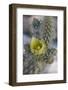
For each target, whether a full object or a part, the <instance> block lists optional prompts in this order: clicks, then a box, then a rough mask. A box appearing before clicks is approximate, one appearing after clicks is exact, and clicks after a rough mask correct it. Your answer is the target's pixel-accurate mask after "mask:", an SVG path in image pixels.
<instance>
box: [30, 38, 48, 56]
mask: <svg viewBox="0 0 68 90" xmlns="http://www.w3.org/2000/svg"><path fill="white" fill-rule="evenodd" d="M30 48H31V52H32V53H33V54H35V55H41V54H45V53H46V51H47V43H45V41H44V40H42V39H41V40H39V39H37V38H35V37H32V40H31V43H30Z"/></svg>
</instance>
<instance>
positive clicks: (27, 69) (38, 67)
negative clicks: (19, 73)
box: [23, 16, 57, 74]
mask: <svg viewBox="0 0 68 90" xmlns="http://www.w3.org/2000/svg"><path fill="white" fill-rule="evenodd" d="M52 20H53V17H51V16H43V20H38V19H35V18H34V20H33V22H32V24H31V26H32V28H31V30H32V32H31V33H32V38H33V37H35V39H34V43H32V45H33V44H34V45H35V51H36V49H37V48H36V46H37V47H38V45H42V44H43V43H42V44H40V43H41V40H44V42H45V43H47V51H46V50H45V48H44V50H42V49H41V48H42V47H41V48H40V50H42V52H41V53H40V50H37V53H36V54H35V52H34V53H33V51H34V50H33V49H32V47H31V46H30V43H31V41H32V38H31V41H30V43H28V44H26V45H25V46H24V50H25V53H24V55H23V59H24V60H23V74H39V73H41V71H42V70H43V69H44V67H45V65H46V64H48V63H49V64H51V63H52V62H53V56H55V55H56V53H57V49H56V48H54V47H51V46H50V44H51V43H52V40H53V39H54V38H53V34H54V31H55V29H53V21H52ZM41 22H42V23H41ZM36 38H37V39H36ZM35 40H36V41H37V43H36V42H35ZM38 43H39V44H38ZM44 45H46V44H44ZM43 51H46V53H43ZM39 53H40V54H39Z"/></svg>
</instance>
